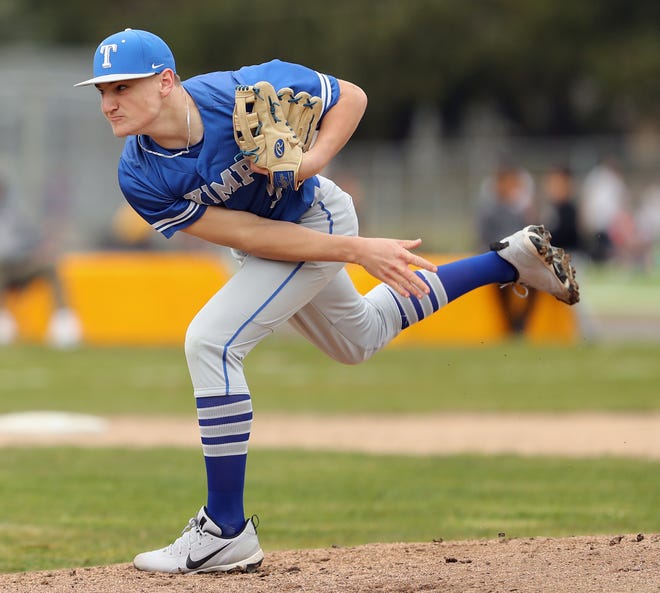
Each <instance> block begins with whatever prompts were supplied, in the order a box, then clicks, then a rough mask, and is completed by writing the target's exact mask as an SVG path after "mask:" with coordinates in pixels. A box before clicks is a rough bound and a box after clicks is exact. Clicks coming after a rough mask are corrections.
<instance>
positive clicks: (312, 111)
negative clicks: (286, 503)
mask: <svg viewBox="0 0 660 593" xmlns="http://www.w3.org/2000/svg"><path fill="white" fill-rule="evenodd" d="M277 97H278V99H279V100H280V105H281V106H282V113H284V118H285V119H286V121H287V122H288V123H289V125H290V126H291V129H292V130H293V132H294V134H295V135H296V136H298V139H299V140H300V142H301V144H302V149H303V152H307V150H309V146H310V144H311V143H312V140H313V139H314V132H315V131H316V127H317V126H318V124H319V119H320V118H321V111H323V104H322V103H321V99H320V98H319V97H313V96H312V95H310V94H309V93H308V92H306V91H300V92H299V93H297V94H295V95H294V94H293V91H292V90H291V89H290V88H289V87H285V88H283V89H280V90H279V91H277Z"/></svg>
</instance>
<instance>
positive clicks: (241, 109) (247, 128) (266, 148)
mask: <svg viewBox="0 0 660 593" xmlns="http://www.w3.org/2000/svg"><path fill="white" fill-rule="evenodd" d="M235 99H236V101H235V104H234V138H235V140H236V144H238V147H239V148H240V149H241V153H242V154H243V156H245V157H247V158H248V159H250V160H251V161H252V162H253V163H254V164H255V165H259V166H260V167H263V168H264V169H267V170H268V178H269V181H270V182H271V183H272V184H273V186H275V187H281V188H283V189H288V188H293V189H298V188H299V187H300V184H301V181H299V180H298V169H299V168H300V162H301V161H302V155H303V150H302V146H301V144H300V141H299V140H298V137H297V136H296V135H295V133H294V131H293V129H292V128H291V126H290V125H289V124H288V123H287V121H286V119H285V118H284V113H283V112H282V107H281V105H280V102H279V99H278V97H277V93H276V92H275V89H274V88H273V86H272V85H271V84H270V83H268V82H263V81H262V82H258V83H257V84H255V85H251V86H245V85H239V86H237V87H236V97H235Z"/></svg>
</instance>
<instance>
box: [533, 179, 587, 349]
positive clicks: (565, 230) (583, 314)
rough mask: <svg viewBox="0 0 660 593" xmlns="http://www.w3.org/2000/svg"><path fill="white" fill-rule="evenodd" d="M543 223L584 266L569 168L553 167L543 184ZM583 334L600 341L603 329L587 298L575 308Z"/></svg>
mask: <svg viewBox="0 0 660 593" xmlns="http://www.w3.org/2000/svg"><path fill="white" fill-rule="evenodd" d="M541 196H542V199H543V200H542V206H541V217H540V220H541V222H542V223H543V224H544V225H545V228H547V229H548V230H549V231H550V233H551V234H552V244H553V245H556V246H557V247H562V248H563V249H565V250H566V251H567V252H568V253H569V254H570V256H571V260H572V263H573V265H575V266H576V267H581V265H580V262H581V260H584V259H585V257H586V256H585V253H584V242H583V240H582V236H581V232H580V226H579V222H578V206H577V198H576V195H575V179H574V176H573V173H572V172H571V170H570V169H569V168H568V167H564V166H555V167H551V168H550V169H549V170H548V171H546V173H545V174H544V175H543V178H542V181H541ZM574 311H575V314H576V321H577V323H578V327H579V332H580V335H581V336H582V338H584V339H590V340H593V339H596V338H597V336H598V333H599V330H598V328H597V326H596V322H595V319H594V316H593V314H592V313H591V311H590V310H589V308H588V306H587V304H586V302H585V298H584V295H582V297H581V299H580V302H579V303H577V306H576V307H575V309H574Z"/></svg>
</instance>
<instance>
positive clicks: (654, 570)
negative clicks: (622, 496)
mask: <svg viewBox="0 0 660 593" xmlns="http://www.w3.org/2000/svg"><path fill="white" fill-rule="evenodd" d="M0 591H3V592H4V591H6V592H8V593H9V592H10V591H11V592H13V593H71V592H80V593H129V592H130V593H153V592H159V593H170V592H172V593H173V592H177V593H188V592H192V593H218V592H220V591H221V592H222V593H276V592H277V593H280V592H287V591H294V592H297V591H301V592H309V593H365V592H377V593H416V592H435V593H454V592H455V593H459V592H460V593H510V592H511V593H513V592H519V593H541V592H542V593H627V592H630V593H632V592H635V593H657V592H658V591H660V535H659V534H655V535H643V534H634V535H625V536H615V537H611V536H608V537H604V536H599V537H575V538H563V539H546V538H531V539H513V540H507V539H505V538H501V539H499V540H488V541H485V540H484V541H469V542H429V543H420V544H382V545H366V546H359V547H352V548H329V549H317V550H300V551H286V552H272V553H270V554H267V556H266V560H265V561H264V564H263V565H262V567H261V568H260V569H258V570H257V572H255V573H252V574H210V575H194V576H191V575H158V574H149V573H141V572H138V571H136V570H135V569H133V568H132V567H131V566H130V565H128V564H118V565H113V566H105V567H96V568H84V569H76V570H58V571H49V572H37V573H23V574H13V575H0Z"/></svg>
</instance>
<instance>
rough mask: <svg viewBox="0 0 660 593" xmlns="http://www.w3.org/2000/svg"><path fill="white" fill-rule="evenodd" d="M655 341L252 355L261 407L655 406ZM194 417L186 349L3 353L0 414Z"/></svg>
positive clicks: (250, 368) (299, 349)
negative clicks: (356, 358) (354, 359)
mask: <svg viewBox="0 0 660 593" xmlns="http://www.w3.org/2000/svg"><path fill="white" fill-rule="evenodd" d="M658 361H660V344H638V345H635V344H600V345H594V344H585V345H583V346H575V347H568V346H531V345H529V344H526V343H523V342H506V343H503V344H500V345H496V346H492V345H491V346H483V345H477V346H473V347H465V348H405V349H403V348H402V349H396V348H390V349H387V350H385V351H384V352H381V353H379V354H378V355H377V356H375V357H374V358H373V359H371V360H369V361H367V362H366V363H364V364H361V365H357V366H344V365H340V364H338V363H336V362H334V361H332V360H330V359H328V358H327V357H325V356H324V355H323V354H321V353H320V352H318V351H317V350H315V349H314V348H312V347H310V346H309V345H308V344H306V343H305V342H303V341H300V340H296V339H286V338H274V339H271V340H270V341H266V342H264V343H263V344H262V345H261V346H260V347H259V348H257V349H256V350H255V351H254V352H252V353H251V354H250V355H249V357H248V358H247V359H246V373H247V377H248V381H249V382H250V385H251V390H252V395H253V399H254V407H255V411H256V412H257V413H258V412H259V411H301V412H302V411H305V412H308V411H319V412H427V411H438V410H537V411H539V410H549V411H555V410H556V411H570V410H654V409H660V364H658ZM34 409H46V410H52V409H57V410H66V411H80V412H89V413H98V414H115V413H150V412H154V411H155V412H158V413H161V414H190V413H191V412H194V402H193V398H192V388H191V385H190V380H189V378H188V373H187V370H186V365H185V358H184V355H183V351H182V349H180V348H84V349H80V350H74V351H64V352H62V351H57V350H49V349H46V348H41V347H37V346H22V347H16V348H11V349H5V350H4V351H2V356H1V357H0V413H7V412H12V411H18V410H34Z"/></svg>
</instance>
